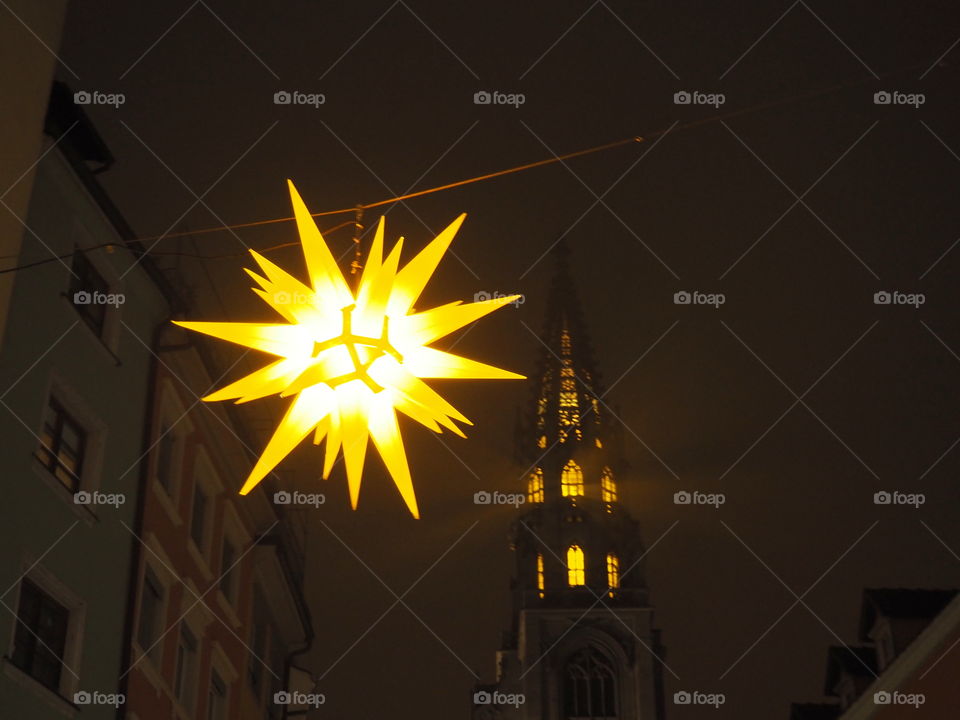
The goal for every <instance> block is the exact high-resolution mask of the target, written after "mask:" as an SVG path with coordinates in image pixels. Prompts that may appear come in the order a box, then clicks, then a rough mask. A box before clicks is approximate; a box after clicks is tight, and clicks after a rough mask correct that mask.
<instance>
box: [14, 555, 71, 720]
mask: <svg viewBox="0 0 960 720" xmlns="http://www.w3.org/2000/svg"><path fill="white" fill-rule="evenodd" d="M23 569H24V572H23V575H22V576H21V578H20V580H18V581H17V586H19V589H18V592H17V594H16V600H15V601H14V603H15V604H14V606H13V607H12V608H11V609H12V615H13V617H12V618H11V622H12V627H11V631H10V640H9V644H8V648H7V654H6V656H5V657H4V658H3V664H4V665H7V666H9V667H10V668H11V669H12V670H13V672H15V673H17V674H18V676H19V677H21V678H24V681H25V682H26V683H28V684H30V685H31V686H34V687H37V688H40V689H42V691H44V692H50V693H54V694H56V695H59V696H60V697H61V698H63V699H64V700H67V701H68V702H69V701H72V699H73V694H74V693H75V692H76V691H77V689H78V687H79V680H78V678H77V677H76V676H75V675H74V674H73V673H77V674H79V673H80V671H81V668H80V667H79V665H80V659H81V655H82V651H83V633H84V628H85V625H86V612H87V606H86V603H85V602H84V601H83V599H82V598H80V596H79V595H77V594H76V593H74V592H73V591H72V590H71V589H70V588H69V587H67V585H65V584H64V583H63V582H61V581H60V580H59V579H58V578H57V577H56V576H55V575H54V574H53V573H51V572H50V571H49V570H47V569H46V568H45V567H43V566H42V565H40V564H39V563H38V561H37V559H35V558H33V557H25V558H24V559H23ZM24 580H27V581H29V582H30V583H31V584H33V585H34V586H35V587H37V588H38V589H39V590H40V591H41V592H43V593H44V594H45V595H47V596H48V597H49V598H51V599H52V600H53V601H54V602H56V603H58V604H59V605H60V606H61V607H63V608H64V609H65V610H66V611H67V626H66V634H65V641H64V649H63V652H62V657H60V658H59V660H60V661H61V669H60V670H61V671H60V677H59V680H58V683H57V687H56V688H52V687H50V686H49V685H46V684H44V683H43V682H41V681H40V680H39V679H37V678H35V677H34V676H33V675H32V674H30V672H29V671H27V670H25V669H23V668H21V667H20V666H19V665H17V664H16V663H15V662H14V660H13V657H14V648H15V643H16V631H17V626H18V624H19V622H20V602H21V599H22V583H23V581H24ZM11 590H12V588H11Z"/></svg>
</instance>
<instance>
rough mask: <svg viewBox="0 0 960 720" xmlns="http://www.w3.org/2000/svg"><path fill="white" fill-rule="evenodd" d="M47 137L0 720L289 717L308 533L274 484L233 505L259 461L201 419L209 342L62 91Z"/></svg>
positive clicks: (14, 368)
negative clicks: (182, 325) (117, 194)
mask: <svg viewBox="0 0 960 720" xmlns="http://www.w3.org/2000/svg"><path fill="white" fill-rule="evenodd" d="M48 91H49V86H48ZM44 130H45V137H46V141H45V143H44V145H43V146H42V147H41V148H40V149H39V151H38V155H37V158H35V162H36V167H35V180H34V182H33V186H32V194H31V196H30V202H29V210H28V213H27V215H26V217H25V218H24V225H23V228H24V230H23V232H24V237H23V241H22V243H21V246H20V248H19V251H18V253H17V255H16V258H15V259H14V260H13V261H12V262H11V264H12V265H15V266H17V267H20V268H22V269H20V270H18V271H16V272H14V273H10V274H8V275H7V277H8V278H9V279H11V293H10V298H9V306H8V308H7V309H8V310H9V312H8V313H7V321H6V331H5V334H4V339H3V343H2V345H0V405H2V408H0V433H2V437H3V438H4V441H3V442H2V443H0V461H2V466H3V468H4V472H5V476H6V477H7V483H6V485H5V488H4V489H5V493H4V503H3V504H2V506H0V522H2V523H3V527H4V537H5V539H6V541H5V542H4V543H3V545H2V547H0V571H2V581H3V585H2V587H0V603H2V606H3V608H4V610H3V613H2V614H0V643H2V644H3V658H2V660H0V666H2V668H0V670H2V671H0V717H3V718H8V717H9V718H29V719H30V720H47V719H48V718H49V719H51V720H52V719H53V718H64V717H66V718H73V717H78V716H82V717H84V718H93V719H94V720H96V719H97V718H101V719H102V720H107V718H110V719H115V718H118V717H119V718H131V719H132V720H147V719H149V718H157V719H159V718H164V719H165V720H170V719H171V718H182V719H183V720H188V719H193V718H196V719H198V720H199V719H200V718H202V719H203V720H219V719H223V720H226V719H227V718H230V720H234V719H238V720H246V719H247V718H249V719H250V720H279V718H286V717H294V716H296V714H297V713H301V712H302V711H303V710H305V709H306V703H307V702H309V701H310V700H311V699H316V698H317V696H316V695H315V694H312V693H311V690H312V682H311V681H310V678H309V676H308V674H307V673H305V672H303V671H300V670H299V669H298V667H297V663H296V659H297V654H298V652H300V651H303V650H305V649H306V648H308V647H309V644H310V641H311V639H312V630H311V621H310V616H309V612H308V610H307V606H306V602H305V600H304V597H303V573H304V562H303V538H302V534H299V533H297V532H295V531H294V523H293V519H294V516H293V515H292V514H290V513H284V508H282V507H279V506H276V505H274V503H273V502H272V495H271V494H269V486H270V483H269V482H267V483H265V484H264V486H263V488H260V489H258V490H257V491H255V492H253V493H251V494H250V495H248V496H245V497H242V498H241V497H239V496H238V495H237V494H236V490H237V488H238V487H239V483H240V481H241V480H242V478H244V477H246V476H247V474H248V473H249V470H250V467H251V466H252V462H253V460H254V459H255V456H256V453H255V451H254V450H253V448H252V444H253V443H252V442H251V441H250V440H249V439H247V438H245V437H244V435H243V432H242V426H241V424H240V423H239V422H237V418H235V417H234V416H232V415H231V414H230V410H229V409H224V408H223V407H214V406H210V405H206V404H203V403H200V402H199V396H200V395H201V394H205V393H206V392H208V391H209V389H210V386H211V384H212V383H213V380H212V379H211V373H210V371H209V367H210V366H211V362H210V361H209V359H208V358H207V357H206V355H205V354H204V346H203V345H202V342H203V341H202V339H198V340H194V339H192V338H190V339H188V338H186V337H184V336H185V333H184V332H183V331H181V330H179V329H178V328H176V327H175V326H173V325H172V324H171V322H170V320H171V319H172V318H174V317H177V316H178V315H180V314H181V313H182V312H183V311H184V306H183V303H182V301H181V299H180V297H179V295H178V293H176V292H175V291H174V290H173V289H172V287H171V285H170V283H169V282H168V278H167V275H166V274H165V273H163V272H161V271H160V270H159V269H158V267H157V266H156V265H155V264H154V263H153V262H152V261H151V260H150V258H149V257H147V256H146V254H145V249H144V248H143V247H142V246H141V245H140V244H139V243H137V241H136V240H135V235H134V233H133V232H132V231H131V229H130V227H129V226H128V225H127V223H126V221H125V220H124V219H123V217H122V215H121V214H120V212H119V211H118V210H117V208H116V207H115V206H114V204H113V203H112V202H111V201H110V198H109V197H108V196H107V194H106V193H105V191H104V190H103V188H102V187H101V185H100V184H99V183H98V181H97V173H98V172H102V171H103V170H106V169H107V168H109V166H110V164H111V163H112V160H113V158H112V156H111V155H110V151H109V149H108V148H107V146H106V145H105V144H104V142H103V141H102V139H101V138H100V136H99V134H98V133H97V131H96V129H95V128H94V127H93V125H92V124H91V123H90V122H89V120H88V119H87V117H86V116H85V114H84V113H83V111H82V108H80V107H78V106H77V105H76V104H75V103H74V102H73V93H72V91H71V90H70V89H69V88H67V87H66V86H65V85H63V84H61V83H54V86H53V91H52V93H50V94H49V103H48V108H47V113H46V122H45V126H44ZM3 618H5V620H4V619H3ZM291 691H295V692H292V693H291ZM298 698H300V699H303V700H304V702H294V701H296V700H297V699H298ZM314 704H316V703H314Z"/></svg>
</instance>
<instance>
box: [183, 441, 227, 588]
mask: <svg viewBox="0 0 960 720" xmlns="http://www.w3.org/2000/svg"><path fill="white" fill-rule="evenodd" d="M191 479H192V480H193V483H192V486H191V490H192V492H191V493H190V512H189V515H188V517H189V518H190V523H191V527H190V532H189V533H188V535H187V550H188V551H189V553H190V555H191V556H192V557H193V559H194V561H196V563H197V565H198V566H199V568H200V571H201V572H202V573H203V575H204V577H205V579H206V580H207V581H213V580H214V579H215V576H214V574H213V570H212V569H211V568H212V567H213V565H214V562H213V559H212V556H213V551H214V550H219V548H214V547H213V538H214V533H213V531H214V524H215V522H216V520H217V512H216V510H217V500H218V498H219V497H220V495H222V494H223V483H222V482H221V481H220V477H219V475H218V474H217V471H216V469H215V468H214V466H213V462H212V461H211V460H210V455H209V453H208V452H207V450H206V448H204V447H203V446H202V445H198V446H197V448H196V455H195V456H194V458H193V473H192V478H191ZM198 489H199V491H200V492H201V493H203V495H204V497H205V498H206V501H207V505H206V508H204V518H203V537H202V538H201V542H200V546H199V547H198V546H197V543H196V542H194V539H193V527H192V523H193V504H194V502H196V497H197V490H198Z"/></svg>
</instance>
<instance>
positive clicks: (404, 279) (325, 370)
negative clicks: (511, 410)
mask: <svg viewBox="0 0 960 720" xmlns="http://www.w3.org/2000/svg"><path fill="white" fill-rule="evenodd" d="M288 184H289V186H290V199H291V201H292V203H293V212H294V216H295V218H296V221H297V229H298V230H299V233H300V242H301V244H302V246H303V255H304V258H305V260H306V266H307V272H308V274H309V276H310V284H309V285H305V284H304V283H302V282H300V281H299V280H297V279H296V278H295V277H293V276H292V275H290V274H289V273H287V272H285V271H284V270H282V269H281V268H279V267H278V266H277V265H275V264H273V263H272V262H270V261H269V260H267V259H266V258H265V257H263V256H262V255H259V254H258V253H256V252H254V251H252V250H251V251H250V252H251V254H252V255H253V258H254V260H256V261H257V264H258V265H259V266H260V269H261V272H262V273H263V276H261V275H258V274H257V273H255V272H252V271H250V270H247V272H248V273H249V274H250V276H251V277H252V278H253V279H254V280H256V282H257V284H258V285H259V286H260V287H259V288H253V291H254V292H255V293H256V294H257V295H259V296H260V297H261V298H262V299H263V300H264V301H265V302H266V303H267V304H268V305H270V307H272V308H273V309H274V310H276V311H277V312H278V313H279V314H280V315H282V316H283V318H284V320H286V322H285V323H275V324H267V323H233V322H178V323H177V324H178V325H181V326H183V327H185V328H188V329H190V330H195V331H197V332H201V333H205V334H207V335H212V336H213V337H216V338H220V339H221V340H228V341H230V342H234V343H237V344H239V345H244V346H246V347H249V348H253V349H255V350H260V351H263V352H265V353H269V354H270V355H273V356H275V357H276V358H278V359H277V360H274V361H273V362H271V363H270V364H269V365H267V366H265V367H263V368H261V369H260V370H257V371H255V372H253V373H251V374H249V375H247V376H246V377H244V378H241V379H240V380H237V381H236V382H234V383H232V384H230V385H228V386H227V387H225V388H222V389H220V390H218V391H216V392H214V393H213V394H211V395H208V396H207V397H205V398H203V399H204V400H207V401H217V400H236V402H237V403H243V402H248V401H250V400H256V399H258V398H263V397H266V396H268V395H274V394H279V395H280V396H281V397H289V396H293V401H292V402H291V403H290V406H289V408H288V409H287V412H286V414H285V415H284V417H283V419H282V420H281V421H280V424H279V425H278V426H277V429H276V431H275V432H274V434H273V437H272V438H271V439H270V442H269V443H268V444H267V447H266V448H265V449H264V451H263V454H262V455H261V456H260V458H259V460H258V461H257V464H256V465H255V466H254V468H253V470H252V471H251V472H250V476H249V477H248V478H247V481H246V482H245V483H244V485H243V487H242V488H241V490H240V494H241V495H246V494H247V493H248V492H250V491H251V490H252V489H253V488H254V487H256V485H257V484H258V483H259V482H260V481H261V480H262V479H263V478H264V477H265V476H266V475H267V473H269V472H270V471H271V470H273V468H274V467H276V465H277V464H278V463H279V462H280V461H281V460H282V459H283V458H284V457H286V455H287V454H288V453H290V452H291V451H292V450H293V449H294V448H295V447H296V446H297V445H299V444H300V442H302V441H303V439H304V438H306V437H307V436H308V435H310V434H311V433H313V442H314V444H319V443H320V441H321V440H323V439H324V438H326V441H327V446H326V452H325V454H324V462H323V477H324V479H326V478H328V477H329V476H330V471H331V470H332V469H333V465H334V461H335V460H336V458H337V456H338V455H339V453H340V448H341V447H342V448H343V457H344V462H345V465H346V469H347V484H348V486H349V489H350V503H351V505H352V506H353V508H354V509H356V507H357V498H358V496H359V493H360V480H361V476H362V474H363V462H364V458H365V457H366V450H367V440H368V438H373V443H374V445H375V446H376V448H377V450H378V451H379V452H380V455H381V457H382V458H383V461H384V464H385V465H386V467H387V470H388V471H389V472H390V475H391V477H392V478H393V481H394V483H396V485H397V489H398V490H399V491H400V495H401V496H402V497H403V500H404V502H405V503H406V504H407V507H408V508H409V509H410V512H411V513H412V514H413V516H414V517H419V511H418V509H417V499H416V496H415V494H414V490H413V482H412V480H411V477H410V468H409V466H408V464H407V456H406V453H405V452H404V448H403V440H402V439H401V437H400V429H399V427H398V425H397V414H396V411H397V410H399V411H400V412H402V413H404V414H405V415H408V416H409V417H411V418H413V419H414V420H416V421H417V422H419V423H421V424H423V425H426V426H427V427H428V428H430V429H431V430H434V431H435V432H438V433H439V432H441V431H442V430H441V426H442V427H446V428H448V429H449V430H452V431H453V432H455V433H457V434H458V435H460V436H461V437H464V434H463V432H462V431H461V430H460V428H459V427H458V426H457V425H456V423H455V422H454V421H459V422H462V423H467V424H471V423H470V421H469V420H468V419H467V418H466V417H464V416H463V415H462V414H461V413H460V412H459V411H458V410H457V409H456V408H454V407H453V406H452V405H450V404H449V403H448V402H447V401H446V400H444V399H443V398H442V397H441V396H440V395H439V394H438V393H437V392H435V391H434V390H433V389H432V388H431V387H430V386H429V385H427V383H425V382H424V381H423V380H424V379H425V378H470V379H500V378H502V379H511V378H519V379H522V378H523V376H522V375H517V374H516V373H512V372H508V371H507V370H501V369H500V368H496V367H493V366H491V365H485V364H484V363H480V362H476V361H474V360H468V359H467V358H463V357H459V356H457V355H453V354H452V353H448V352H444V351H442V350H437V349H434V348H430V347H428V345H430V343H432V342H434V341H436V340H438V339H440V338H442V337H444V336H445V335H448V334H449V333H451V332H453V331H454V330H457V329H458V328H461V327H463V326H464V325H467V324H468V323H471V322H473V321H474V320H477V319H478V318H481V317H483V316H484V315H486V314H487V313H489V312H492V311H494V310H496V309H497V308H500V307H503V306H504V305H505V304H507V303H510V302H513V301H514V300H516V299H517V298H518V297H519V296H518V295H511V296H503V297H497V298H494V299H490V300H483V301H480V302H473V303H468V304H462V303H461V302H460V301H456V302H452V303H449V304H447V305H441V306H439V307H436V308H433V309H430V310H425V311H422V312H415V311H414V309H413V306H414V303H416V302H417V299H418V298H419V297H420V293H421V292H422V291H423V289H424V287H425V286H426V284H427V282H428V281H429V279H430V276H431V275H433V272H434V270H435V269H436V267H437V264H438V263H439V262H440V259H441V258H442V257H443V254H444V253H445V252H446V250H447V247H449V245H450V241H451V240H453V236H454V235H455V234H456V232H457V230H458V229H459V228H460V225H461V223H462V222H463V219H464V218H465V217H466V215H460V217H458V218H457V219H456V220H454V221H453V222H452V223H450V225H449V226H448V227H447V228H446V229H445V230H444V231H443V232H441V233H440V234H439V235H437V237H436V238H435V239H434V240H433V241H432V242H431V243H430V244H429V245H427V246H426V247H425V248H424V249H423V250H422V251H420V253H419V254H418V255H417V256H416V257H415V258H413V259H412V260H411V261H410V262H408V263H407V264H406V265H404V266H403V268H400V266H399V265H400V250H401V246H402V245H403V238H400V239H399V240H398V241H397V244H396V245H394V247H393V250H391V251H390V254H389V255H387V257H386V258H384V257H383V232H384V221H383V218H380V223H379V225H378V226H377V230H376V233H375V235H374V238H373V244H372V247H371V248H370V252H369V253H368V255H367V259H366V265H365V267H364V268H363V274H362V275H361V277H360V282H359V284H358V286H357V288H356V290H355V291H354V290H351V288H350V286H349V285H348V284H347V281H346V279H345V278H344V276H343V274H342V273H341V272H340V268H339V267H338V266H337V262H336V260H335V259H334V257H333V255H332V254H331V252H330V249H329V248H328V247H327V244H326V242H325V241H324V239H323V236H322V235H321V234H320V230H319V229H318V228H317V226H316V224H315V223H314V221H313V218H312V217H311V216H310V212H309V211H308V210H307V207H306V205H305V204H304V202H303V200H302V199H301V197H300V195H299V193H298V192H297V190H296V188H295V187H294V186H293V183H292V182H290V181H288Z"/></svg>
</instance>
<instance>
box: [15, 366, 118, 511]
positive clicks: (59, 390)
mask: <svg viewBox="0 0 960 720" xmlns="http://www.w3.org/2000/svg"><path fill="white" fill-rule="evenodd" d="M51 399H56V401H57V402H59V403H60V404H61V405H62V406H63V409H64V410H66V411H67V413H68V414H69V415H70V417H71V418H72V419H73V420H75V421H76V422H77V423H79V425H80V426H81V427H82V428H83V430H84V432H85V433H86V441H85V444H84V446H83V466H82V467H81V468H80V483H79V485H78V487H77V490H78V492H79V491H86V492H93V491H94V490H99V489H100V481H101V478H102V475H103V473H102V470H103V456H104V450H105V448H106V443H107V433H108V430H107V426H106V424H105V423H104V422H103V421H102V420H101V419H100V417H99V416H98V415H97V414H96V413H95V412H94V411H93V408H91V406H90V405H89V403H87V401H86V400H84V399H83V397H82V396H81V395H80V393H78V392H77V391H76V390H74V389H73V387H72V386H71V385H70V384H69V383H68V382H67V381H66V380H65V379H64V378H63V376H62V375H61V374H60V373H59V372H57V371H56V370H52V371H51V372H50V377H49V379H48V381H47V387H46V392H45V393H44V395H43V402H42V405H41V408H40V417H39V418H38V420H37V423H36V428H37V432H36V434H35V439H36V447H34V453H36V451H37V448H38V447H39V445H40V433H41V432H42V428H43V423H44V421H45V419H46V415H47V409H48V408H49V407H50V401H51ZM32 468H33V471H34V473H35V474H36V475H37V476H38V477H39V478H40V479H41V480H42V481H43V482H44V483H46V484H47V485H48V486H49V487H50V489H51V490H52V491H53V493H54V494H55V495H56V496H57V497H59V498H60V499H61V500H62V501H63V502H65V503H66V504H67V505H68V506H69V507H70V509H71V511H72V512H73V513H74V514H75V515H76V516H77V517H79V518H80V519H81V520H83V521H84V522H85V523H87V524H88V525H92V524H93V523H94V522H96V520H97V514H96V511H95V510H94V509H93V508H94V506H92V505H78V504H77V503H76V502H74V495H73V493H72V492H70V490H68V489H67V487H66V486H65V485H64V484H63V483H62V482H60V480H58V479H57V478H56V477H55V476H54V475H53V473H51V472H50V471H49V470H47V468H46V467H44V465H43V463H41V462H40V460H39V459H38V458H36V456H34V461H33V463H32Z"/></svg>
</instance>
